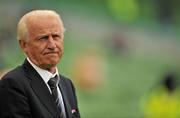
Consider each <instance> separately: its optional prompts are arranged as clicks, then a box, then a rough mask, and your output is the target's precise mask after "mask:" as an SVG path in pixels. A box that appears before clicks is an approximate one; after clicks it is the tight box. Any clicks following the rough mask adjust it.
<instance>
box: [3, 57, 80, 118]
mask: <svg viewBox="0 0 180 118" xmlns="http://www.w3.org/2000/svg"><path fill="white" fill-rule="evenodd" d="M60 78H61V79H60V82H59V87H60V90H61V92H62V97H63V100H64V104H65V110H66V116H67V118H79V117H80V114H79V110H78V106H77V99H76V94H75V89H74V86H73V84H72V82H71V81H70V80H69V79H67V78H65V77H63V76H61V75H60ZM59 114H60V113H59V111H58V110H57V108H56V106H55V104H54V101H53V99H52V96H51V94H50V92H49V89H48V88H47V86H46V84H45V82H44V81H43V79H42V78H41V76H40V75H39V74H38V73H37V71H36V70H35V69H34V68H33V67H32V66H31V65H30V64H29V62H28V61H27V60H25V62H24V64H23V65H21V66H19V67H17V68H15V69H14V70H12V71H10V72H9V73H7V74H6V75H5V76H4V77H3V78H2V80H0V118H60V115H59Z"/></svg>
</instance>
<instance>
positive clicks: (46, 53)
mask: <svg viewBox="0 0 180 118" xmlns="http://www.w3.org/2000/svg"><path fill="white" fill-rule="evenodd" d="M48 54H58V52H45V53H44V55H48Z"/></svg>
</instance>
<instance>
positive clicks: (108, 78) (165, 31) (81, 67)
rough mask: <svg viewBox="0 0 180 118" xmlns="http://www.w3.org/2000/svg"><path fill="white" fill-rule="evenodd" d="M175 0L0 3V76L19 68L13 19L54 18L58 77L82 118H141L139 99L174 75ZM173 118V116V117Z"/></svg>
mask: <svg viewBox="0 0 180 118" xmlns="http://www.w3.org/2000/svg"><path fill="white" fill-rule="evenodd" d="M179 5H180V1H179V0H38V1H35V0H16V1H15V0H1V1H0V16H1V18H0V71H1V74H0V75H1V76H2V75H3V74H4V73H5V72H6V71H7V70H9V69H11V68H14V67H15V66H17V65H20V64H21V63H22V61H23V60H24V57H25V56H24V55H23V53H22V51H21V50H20V48H19V46H18V42H17V40H16V24H17V22H18V20H19V18H20V17H21V16H22V15H23V14H24V13H26V12H27V11H30V10H32V9H52V10H56V11H57V12H58V13H60V15H61V17H62V19H63V21H64V24H65V27H66V32H65V53H64V57H63V59H62V60H61V62H60V64H59V69H60V73H62V74H64V75H67V76H69V77H70V78H71V79H72V81H74V83H75V85H76V88H77V94H78V101H79V107H80V111H81V115H82V118H143V111H144V110H143V109H142V108H141V100H142V98H143V96H144V95H146V94H148V92H149V91H150V90H151V89H152V88H153V87H155V86H158V83H159V82H160V81H161V79H163V76H164V75H165V74H166V73H167V72H173V73H175V74H176V75H177V77H178V78H179V74H180V63H179V62H180V7H179ZM173 118H174V117H173Z"/></svg>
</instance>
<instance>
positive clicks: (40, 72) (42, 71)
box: [27, 57, 66, 118]
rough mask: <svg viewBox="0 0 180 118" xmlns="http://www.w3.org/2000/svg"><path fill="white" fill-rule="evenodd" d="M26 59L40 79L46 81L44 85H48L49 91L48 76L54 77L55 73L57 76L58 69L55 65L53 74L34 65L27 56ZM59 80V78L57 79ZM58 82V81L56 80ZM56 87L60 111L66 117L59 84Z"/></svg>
mask: <svg viewBox="0 0 180 118" xmlns="http://www.w3.org/2000/svg"><path fill="white" fill-rule="evenodd" d="M27 60H28V62H29V63H30V64H31V65H32V67H33V68H34V69H35V70H36V71H37V72H38V73H39V75H40V76H41V77H42V79H43V80H44V82H45V83H46V86H47V87H48V89H49V91H50V93H51V89H50V87H49V85H48V81H49V80H50V78H52V77H55V76H56V75H58V76H59V72H58V69H57V67H56V72H55V73H54V74H53V73H51V72H49V71H47V70H44V69H42V68H40V67H38V66H36V65H35V64H34V63H32V62H31V60H30V59H29V58H28V57H27ZM59 79H60V78H59ZM58 81H59V80H58ZM58 83H59V82H58ZM57 89H58V97H59V100H60V104H61V108H62V112H63V114H64V115H65V118H66V112H65V107H64V102H63V98H62V94H61V91H60V89H59V86H57Z"/></svg>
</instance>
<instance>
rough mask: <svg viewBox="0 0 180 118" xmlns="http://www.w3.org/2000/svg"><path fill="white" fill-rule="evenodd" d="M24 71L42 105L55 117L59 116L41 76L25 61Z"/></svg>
mask: <svg viewBox="0 0 180 118" xmlns="http://www.w3.org/2000/svg"><path fill="white" fill-rule="evenodd" d="M23 66H24V69H25V71H26V72H27V76H28V77H29V78H30V79H31V87H32V89H33V91H34V92H35V94H36V95H37V97H38V98H39V100H40V101H41V102H42V104H43V105H44V106H45V107H46V108H47V110H48V111H49V112H50V113H51V114H52V115H53V116H54V115H55V114H58V110H57V109H56V107H55V106H54V102H53V100H52V99H51V97H52V96H51V94H50V92H49V90H48V88H47V86H46V84H45V82H44V81H43V79H42V78H41V76H40V75H39V74H38V73H37V72H36V70H35V69H34V68H33V67H32V66H31V65H30V64H29V62H28V61H27V60H25V62H24V64H23Z"/></svg>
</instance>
